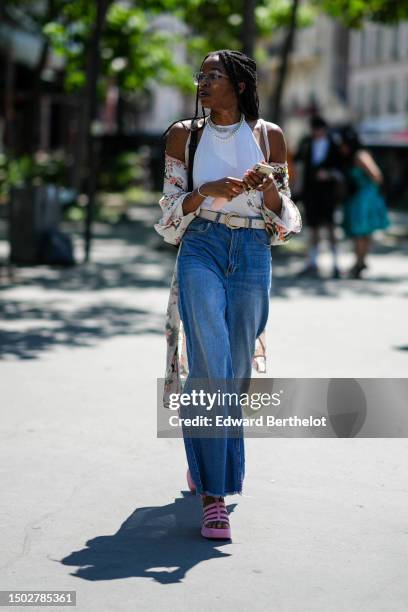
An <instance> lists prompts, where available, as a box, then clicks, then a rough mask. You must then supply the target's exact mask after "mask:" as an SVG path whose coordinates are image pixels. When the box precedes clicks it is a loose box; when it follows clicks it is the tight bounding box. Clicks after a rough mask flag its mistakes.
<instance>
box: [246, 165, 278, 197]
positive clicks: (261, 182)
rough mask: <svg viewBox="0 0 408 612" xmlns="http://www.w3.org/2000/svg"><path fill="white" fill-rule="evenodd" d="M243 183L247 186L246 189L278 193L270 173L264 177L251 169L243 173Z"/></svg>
mask: <svg viewBox="0 0 408 612" xmlns="http://www.w3.org/2000/svg"><path fill="white" fill-rule="evenodd" d="M243 181H244V183H245V184H246V185H247V186H248V189H256V191H264V192H265V191H269V190H272V191H276V192H277V191H278V189H277V187H276V183H275V180H274V178H273V174H272V173H271V174H268V175H265V174H263V173H262V172H257V171H256V170H253V169H252V168H251V169H249V170H247V171H246V172H245V174H244V176H243Z"/></svg>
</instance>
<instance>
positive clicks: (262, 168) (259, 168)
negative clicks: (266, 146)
mask: <svg viewBox="0 0 408 612" xmlns="http://www.w3.org/2000/svg"><path fill="white" fill-rule="evenodd" d="M253 170H255V171H256V172H262V174H270V173H271V172H273V170H274V168H273V166H270V165H269V164H255V166H254V167H253Z"/></svg>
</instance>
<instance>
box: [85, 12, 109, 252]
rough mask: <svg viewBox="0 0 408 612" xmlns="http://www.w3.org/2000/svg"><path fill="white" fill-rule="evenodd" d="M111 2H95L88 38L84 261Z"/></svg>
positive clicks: (88, 244) (91, 211)
mask: <svg viewBox="0 0 408 612" xmlns="http://www.w3.org/2000/svg"><path fill="white" fill-rule="evenodd" d="M110 2H111V0H97V3H96V19H95V23H94V25H93V29H92V32H91V36H90V44H89V51H88V58H87V67H86V83H87V85H86V103H87V124H86V132H85V133H86V149H87V179H88V180H87V195H88V204H87V209H86V219H85V261H89V257H90V252H91V240H92V220H93V215H94V208H95V193H96V157H97V156H96V148H95V139H94V137H93V134H92V124H93V121H94V120H95V119H96V114H97V108H98V98H97V85H98V76H99V68H100V54H99V45H100V41H101V36H102V30H103V26H104V23H105V18H106V12H107V10H108V7H109V4H110Z"/></svg>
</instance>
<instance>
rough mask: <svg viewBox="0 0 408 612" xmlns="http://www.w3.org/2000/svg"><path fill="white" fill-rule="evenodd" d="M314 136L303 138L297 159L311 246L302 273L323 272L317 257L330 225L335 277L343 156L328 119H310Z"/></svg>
mask: <svg viewBox="0 0 408 612" xmlns="http://www.w3.org/2000/svg"><path fill="white" fill-rule="evenodd" d="M310 129H311V135H310V136H307V137H306V138H304V139H303V141H302V142H301V144H300V146H299V150H298V152H297V154H296V155H295V161H297V162H301V163H302V164H303V169H302V170H303V172H302V174H303V180H302V186H301V189H300V199H301V201H302V203H303V206H304V210H305V221H306V224H307V225H308V226H309V228H310V232H311V234H310V245H309V251H308V255H307V264H306V267H305V268H304V269H303V270H302V271H301V272H300V274H299V276H311V277H317V276H318V275H319V270H318V265H317V258H318V253H319V242H320V237H321V236H320V230H321V228H322V227H326V228H327V230H328V235H329V242H330V248H331V254H332V260H333V269H332V275H333V278H339V276H340V273H339V268H338V260H337V241H336V236H335V223H334V211H335V205H336V188H337V184H338V181H339V180H341V172H340V165H341V158H340V155H339V150H338V146H337V144H336V142H335V141H334V139H333V138H332V136H331V135H330V133H329V127H328V124H327V123H326V121H325V120H324V119H323V118H322V117H319V116H314V117H312V119H311V121H310Z"/></svg>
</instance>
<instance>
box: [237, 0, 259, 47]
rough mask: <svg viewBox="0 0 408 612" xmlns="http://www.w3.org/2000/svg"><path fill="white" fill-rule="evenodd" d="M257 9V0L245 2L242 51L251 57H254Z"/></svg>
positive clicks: (246, 0)
mask: <svg viewBox="0 0 408 612" xmlns="http://www.w3.org/2000/svg"><path fill="white" fill-rule="evenodd" d="M255 7H256V0H244V6H243V15H242V35H241V38H242V51H243V53H245V54H246V55H248V56H249V57H253V54H254V48H255V36H256V24H255Z"/></svg>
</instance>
